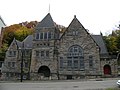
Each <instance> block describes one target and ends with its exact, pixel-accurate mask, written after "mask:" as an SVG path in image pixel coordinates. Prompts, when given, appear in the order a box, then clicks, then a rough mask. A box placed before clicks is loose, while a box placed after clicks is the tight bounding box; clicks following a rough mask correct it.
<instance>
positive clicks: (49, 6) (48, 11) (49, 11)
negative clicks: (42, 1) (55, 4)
mask: <svg viewBox="0 0 120 90" xmlns="http://www.w3.org/2000/svg"><path fill="white" fill-rule="evenodd" d="M48 13H50V4H49V11H48Z"/></svg>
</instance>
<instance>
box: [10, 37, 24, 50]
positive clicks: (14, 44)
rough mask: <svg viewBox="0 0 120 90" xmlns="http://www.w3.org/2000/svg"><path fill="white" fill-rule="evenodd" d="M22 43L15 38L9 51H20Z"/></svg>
mask: <svg viewBox="0 0 120 90" xmlns="http://www.w3.org/2000/svg"><path fill="white" fill-rule="evenodd" d="M21 45H22V44H21V42H20V41H18V40H16V39H15V38H14V39H13V41H12V43H11V44H10V46H9V48H8V50H9V49H18V48H19V47H21Z"/></svg>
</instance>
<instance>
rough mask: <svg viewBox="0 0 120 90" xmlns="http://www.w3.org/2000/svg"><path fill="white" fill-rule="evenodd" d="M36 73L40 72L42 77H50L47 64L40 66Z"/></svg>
mask: <svg viewBox="0 0 120 90" xmlns="http://www.w3.org/2000/svg"><path fill="white" fill-rule="evenodd" d="M38 73H40V74H42V75H43V76H44V77H50V69H49V67H47V66H41V67H40V68H39V70H38Z"/></svg>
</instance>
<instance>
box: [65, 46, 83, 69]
mask: <svg viewBox="0 0 120 90" xmlns="http://www.w3.org/2000/svg"><path fill="white" fill-rule="evenodd" d="M67 67H68V70H72V69H74V70H84V55H83V49H82V48H81V47H80V46H79V45H73V46H71V47H70V48H69V49H68V54H67Z"/></svg>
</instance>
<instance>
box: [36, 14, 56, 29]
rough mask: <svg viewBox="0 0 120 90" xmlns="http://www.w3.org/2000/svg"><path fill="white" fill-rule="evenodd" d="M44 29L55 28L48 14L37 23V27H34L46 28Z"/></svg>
mask: <svg viewBox="0 0 120 90" xmlns="http://www.w3.org/2000/svg"><path fill="white" fill-rule="evenodd" d="M46 27H55V23H54V21H53V19H52V17H51V15H50V13H48V14H47V15H46V16H45V17H44V18H43V20H42V21H41V22H39V23H38V25H37V26H36V29H39V28H46Z"/></svg>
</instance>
